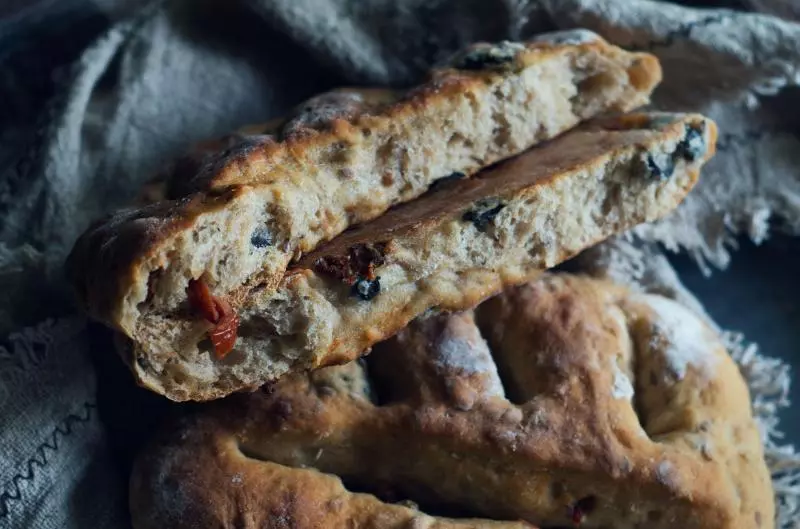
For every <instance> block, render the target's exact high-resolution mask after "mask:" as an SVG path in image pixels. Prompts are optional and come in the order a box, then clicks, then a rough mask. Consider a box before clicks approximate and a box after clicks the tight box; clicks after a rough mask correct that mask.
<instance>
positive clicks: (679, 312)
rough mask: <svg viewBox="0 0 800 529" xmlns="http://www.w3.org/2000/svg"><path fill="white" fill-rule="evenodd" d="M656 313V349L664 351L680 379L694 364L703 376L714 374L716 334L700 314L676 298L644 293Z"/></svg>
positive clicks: (665, 358) (669, 367) (643, 297)
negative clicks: (673, 299) (694, 312)
mask: <svg viewBox="0 0 800 529" xmlns="http://www.w3.org/2000/svg"><path fill="white" fill-rule="evenodd" d="M642 299H643V300H644V302H645V303H646V304H647V305H648V306H649V307H650V308H651V309H652V310H653V311H654V312H655V315H656V318H655V319H654V320H653V324H654V329H653V332H654V336H653V342H654V343H653V344H652V345H653V348H654V349H656V350H658V349H661V350H663V352H664V360H665V361H666V364H667V368H668V369H669V370H670V371H671V372H672V374H673V375H675V376H676V377H677V378H678V380H682V379H683V378H684V377H685V376H686V372H687V370H688V368H689V366H692V367H693V368H694V369H695V370H697V372H698V373H699V374H700V375H701V376H702V377H703V378H706V379H707V378H710V377H711V376H712V369H713V364H714V354H713V353H714V349H715V348H716V347H715V346H714V345H713V344H714V342H715V341H716V338H715V336H714V333H713V332H712V331H711V329H709V328H708V327H707V326H706V325H705V324H703V322H702V321H701V320H700V318H699V317H698V316H696V315H695V314H693V313H692V312H691V311H690V310H689V309H687V308H685V307H683V306H682V305H680V304H678V303H677V302H675V301H672V300H669V299H666V298H663V297H661V296H654V295H645V296H642Z"/></svg>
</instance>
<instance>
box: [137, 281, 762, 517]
mask: <svg viewBox="0 0 800 529" xmlns="http://www.w3.org/2000/svg"><path fill="white" fill-rule="evenodd" d="M130 498H131V501H130V507H131V514H132V517H133V525H134V528H135V529H157V528H162V527H170V528H173V529H183V528H186V529H189V528H192V529H193V528H196V527H275V528H277V527H291V528H293V529H306V528H309V529H310V528H317V527H350V528H353V529H389V528H391V529H395V528H397V529H399V528H437V529H444V528H448V529H449V528H483V527H485V528H504V529H512V528H514V529H522V528H524V527H529V528H530V527H533V526H534V525H530V524H535V525H536V526H541V527H551V528H552V527H586V528H598V529H600V528H607V527H613V528H617V529H628V528H630V529H632V528H637V527H647V528H648V529H662V528H663V529H673V528H681V529H709V528H714V529H751V528H761V529H771V528H773V527H774V513H775V511H774V509H775V505H774V496H773V491H772V486H771V482H770V476H769V472H768V470H767V467H766V464H765V461H764V455H763V450H762V445H761V440H760V436H759V432H758V428H757V427H756V424H755V422H754V420H753V416H752V412H751V404H750V398H749V395H748V390H747V386H746V385H745V383H744V380H743V379H742V376H741V374H740V372H739V369H738V367H737V365H736V364H735V363H734V362H733V360H732V359H731V358H730V357H729V356H728V354H727V352H726V351H725V348H724V346H723V344H722V343H721V340H720V337H719V336H718V335H717V334H716V332H715V331H713V330H712V329H711V328H710V327H708V326H707V325H705V323H704V322H703V321H702V320H701V319H700V318H699V317H698V316H697V315H695V314H693V313H692V312H691V311H689V310H688V309H686V308H685V307H683V306H682V305H680V304H678V303H677V302H675V301H673V300H671V299H668V298H665V297H662V296H660V295H655V294H652V293H646V292H632V291H630V290H628V289H626V288H624V287H621V286H619V285H615V284H612V283H608V282H605V281H600V280H597V279H592V278H588V277H582V276H573V275H566V274H550V273H547V274H545V275H544V276H543V277H540V278H539V279H538V280H537V281H534V282H532V283H527V284H524V285H521V286H517V287H514V288H510V289H509V290H507V291H506V292H504V293H502V294H500V295H498V296H496V297H494V298H492V299H490V300H488V301H487V302H485V303H484V304H482V305H480V306H479V307H478V308H477V309H476V310H475V311H474V313H473V312H471V311H466V312H461V313H453V314H439V315H432V316H430V317H427V318H422V319H418V320H415V321H414V322H413V323H412V324H411V325H409V326H408V327H406V328H405V329H403V330H402V331H400V332H399V333H398V334H397V335H396V336H395V337H393V338H391V339H390V340H388V341H386V342H382V343H381V344H378V345H376V347H375V348H374V350H373V352H372V353H371V354H370V355H368V356H366V357H365V358H363V359H361V360H360V361H355V362H352V363H349V364H345V365H343V366H332V367H326V368H322V369H319V370H316V371H314V372H312V373H296V374H292V375H289V376H287V377H286V378H284V379H282V380H280V381H279V382H277V383H276V384H274V385H271V386H269V387H265V388H264V389H262V390H260V391H257V392H254V393H251V394H244V395H235V396H233V397H231V398H230V399H225V400H223V401H220V402H215V403H211V404H209V407H207V408H205V409H203V410H202V411H200V412H199V413H198V414H196V415H194V416H191V417H189V418H185V419H184V420H183V421H181V422H180V423H179V424H177V425H173V427H170V428H168V429H167V431H166V432H164V434H163V435H161V436H159V437H158V439H156V440H154V441H153V443H152V445H151V446H149V447H148V448H147V449H146V450H145V451H144V452H143V453H142V454H141V456H140V458H139V459H138V461H137V462H136V464H135V467H134V471H133V476H132V480H131V487H130Z"/></svg>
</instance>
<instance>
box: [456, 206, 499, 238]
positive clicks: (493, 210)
mask: <svg viewBox="0 0 800 529" xmlns="http://www.w3.org/2000/svg"><path fill="white" fill-rule="evenodd" d="M492 204H493V201H484V200H482V201H480V202H478V203H477V204H475V206H476V207H475V209H473V210H470V211H467V212H466V213H464V216H463V217H462V219H463V220H464V221H467V222H471V223H472V224H473V225H474V226H475V229H477V230H478V231H480V232H485V231H486V228H487V227H488V226H489V224H491V223H492V222H493V221H494V218H495V217H496V216H497V214H498V213H500V211H502V209H503V208H504V207H506V205H505V204H502V203H497V204H495V205H492Z"/></svg>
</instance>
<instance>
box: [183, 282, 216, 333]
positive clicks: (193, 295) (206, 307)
mask: <svg viewBox="0 0 800 529" xmlns="http://www.w3.org/2000/svg"><path fill="white" fill-rule="evenodd" d="M186 295H187V296H189V304H190V305H191V306H192V308H193V309H194V310H196V311H197V312H199V313H200V315H201V316H202V317H203V318H205V319H206V320H208V321H210V322H211V323H217V321H219V311H218V310H217V305H216V303H214V296H212V295H211V291H210V290H209V289H208V285H206V283H205V281H203V280H201V279H190V280H189V286H188V287H187V288H186Z"/></svg>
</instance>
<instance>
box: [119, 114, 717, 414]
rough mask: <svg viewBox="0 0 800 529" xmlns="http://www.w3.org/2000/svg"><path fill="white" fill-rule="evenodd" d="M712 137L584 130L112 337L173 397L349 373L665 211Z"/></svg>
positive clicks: (698, 125) (619, 125)
mask: <svg viewBox="0 0 800 529" xmlns="http://www.w3.org/2000/svg"><path fill="white" fill-rule="evenodd" d="M715 138H716V128H715V125H714V123H713V122H712V121H710V120H708V119H707V118H704V117H702V116H700V115H693V114H692V115H682V114H634V115H625V116H622V117H612V118H603V119H599V120H597V121H594V122H590V123H587V124H585V125H583V126H581V127H579V128H577V129H575V130H573V131H570V132H568V133H566V134H564V135H563V136H561V137H559V138H557V139H555V140H553V141H551V142H548V143H547V144H545V145H541V146H539V147H537V148H534V149H532V150H530V151H527V152H525V153H523V154H521V155H520V156H518V157H515V158H513V159H510V160H507V161H505V162H502V163H500V164H498V165H497V166H495V167H493V168H490V169H487V170H485V171H483V172H481V173H479V174H477V175H475V176H473V177H472V178H469V179H462V180H458V181H449V182H445V183H442V184H440V185H438V186H436V188H435V189H433V190H431V191H430V192H429V193H427V194H425V195H424V196H421V197H419V198H417V199H415V200H413V201H411V202H407V203H404V204H401V205H399V206H396V207H395V208H393V209H391V210H390V211H388V212H387V213H386V214H384V215H382V216H381V217H379V218H377V219H374V220H373V221H371V222H368V223H365V224H363V225H361V226H358V227H355V228H353V229H351V230H349V231H347V232H345V233H343V234H341V235H340V236H338V237H336V238H334V239H333V240H331V241H329V242H328V243H325V244H323V245H321V246H320V247H319V248H317V249H315V250H314V251H312V252H310V253H308V254H306V255H304V256H303V257H302V258H300V259H299V260H297V261H295V262H292V263H290V265H289V268H288V269H287V271H286V273H285V274H284V276H283V277H282V278H281V281H280V282H279V283H278V284H277V285H276V286H275V288H274V289H271V288H266V287H265V288H261V287H258V286H256V287H254V288H252V289H251V290H249V291H248V292H247V294H246V295H245V296H242V297H240V298H234V299H231V298H227V299H226V298H224V297H221V296H220V295H219V293H218V292H216V291H214V289H213V287H212V288H209V285H206V284H205V283H204V279H203V278H202V277H201V278H199V279H197V280H191V281H189V287H188V289H187V286H186V284H185V282H182V283H181V284H179V285H176V287H175V288H179V289H181V290H182V291H188V294H189V295H190V299H189V301H187V302H185V303H184V304H182V305H181V306H179V307H178V308H177V309H176V310H175V311H173V312H170V313H166V314H162V313H160V312H147V313H145V314H144V315H142V316H140V318H139V320H140V325H139V326H137V328H136V333H135V334H134V335H133V336H132V339H131V338H130V337H125V336H124V335H122V334H120V335H119V336H120V344H121V350H122V354H123V358H124V359H125V360H126V361H127V362H128V364H129V365H130V367H131V368H132V370H133V372H134V373H135V375H136V377H137V379H138V380H139V381H140V383H142V384H143V385H144V386H146V387H148V388H151V389H153V390H154V391H156V392H159V393H162V394H164V395H166V396H167V397H169V398H171V399H174V400H210V399H214V398H219V397H222V396H225V395H227V394H229V393H232V392H234V391H238V390H243V389H252V388H255V387H258V386H259V385H261V384H263V383H265V382H270V381H273V380H276V379H277V378H279V377H281V376H283V375H284V374H286V373H288V372H290V371H293V370H306V369H315V368H318V367H321V366H325V365H330V364H337V363H345V362H348V361H350V360H352V359H354V358H356V357H357V356H358V355H361V354H363V353H364V352H366V351H367V350H368V349H369V347H370V346H372V345H373V344H375V343H377V342H379V341H381V340H383V339H385V338H387V337H389V336H391V335H392V334H393V333H395V332H397V331H398V330H400V329H401V328H403V327H404V326H405V325H406V324H408V322H410V321H411V320H413V319H414V318H416V317H417V316H419V315H420V314H422V313H424V312H426V311H428V310H437V309H441V310H462V309H466V308H470V307H473V306H475V305H476V304H478V303H479V302H480V301H481V300H483V299H485V298H487V297H489V296H491V295H493V294H495V293H497V292H499V291H500V290H501V289H502V288H503V287H504V286H505V285H511V284H515V283H521V282H524V281H526V280H529V279H531V278H532V277H534V276H536V275H537V274H538V273H540V272H541V271H542V270H545V269H547V268H550V267H552V266H555V265H557V264H559V263H560V262H562V261H564V260H566V259H568V258H569V257H571V256H573V255H576V254H577V253H578V252H580V251H581V250H583V249H585V248H587V247H589V246H591V245H593V244H595V243H597V242H599V241H601V240H603V239H604V238H606V237H609V236H611V235H612V234H616V233H620V232H622V231H625V230H627V229H630V228H632V227H634V226H636V225H637V224H639V223H642V222H648V221H652V220H655V219H658V218H660V217H662V216H663V215H665V214H667V213H668V212H670V211H671V210H672V209H674V208H675V207H676V206H677V205H678V204H679V203H680V202H681V200H682V199H683V198H684V197H685V196H686V194H687V193H688V192H689V191H690V190H691V189H692V187H693V185H694V184H695V182H696V180H697V178H698V174H699V170H700V167H701V166H702V164H703V163H704V162H705V160H706V159H708V158H709V157H710V156H711V155H712V153H713V151H714V145H715ZM239 192H241V191H239V190H236V189H230V188H228V189H227V190H226V191H225V192H224V193H223V194H221V195H219V199H220V200H222V201H226V200H229V199H230V198H231V197H233V196H236V194H237V193H239ZM209 282H210V281H209ZM215 311H216V312H215ZM209 338H210V339H209ZM215 340H216V343H215ZM220 341H222V342H225V343H227V345H228V346H229V350H227V351H225V354H220V350H219V348H218V347H216V346H217V345H218V344H219V343H220Z"/></svg>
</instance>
